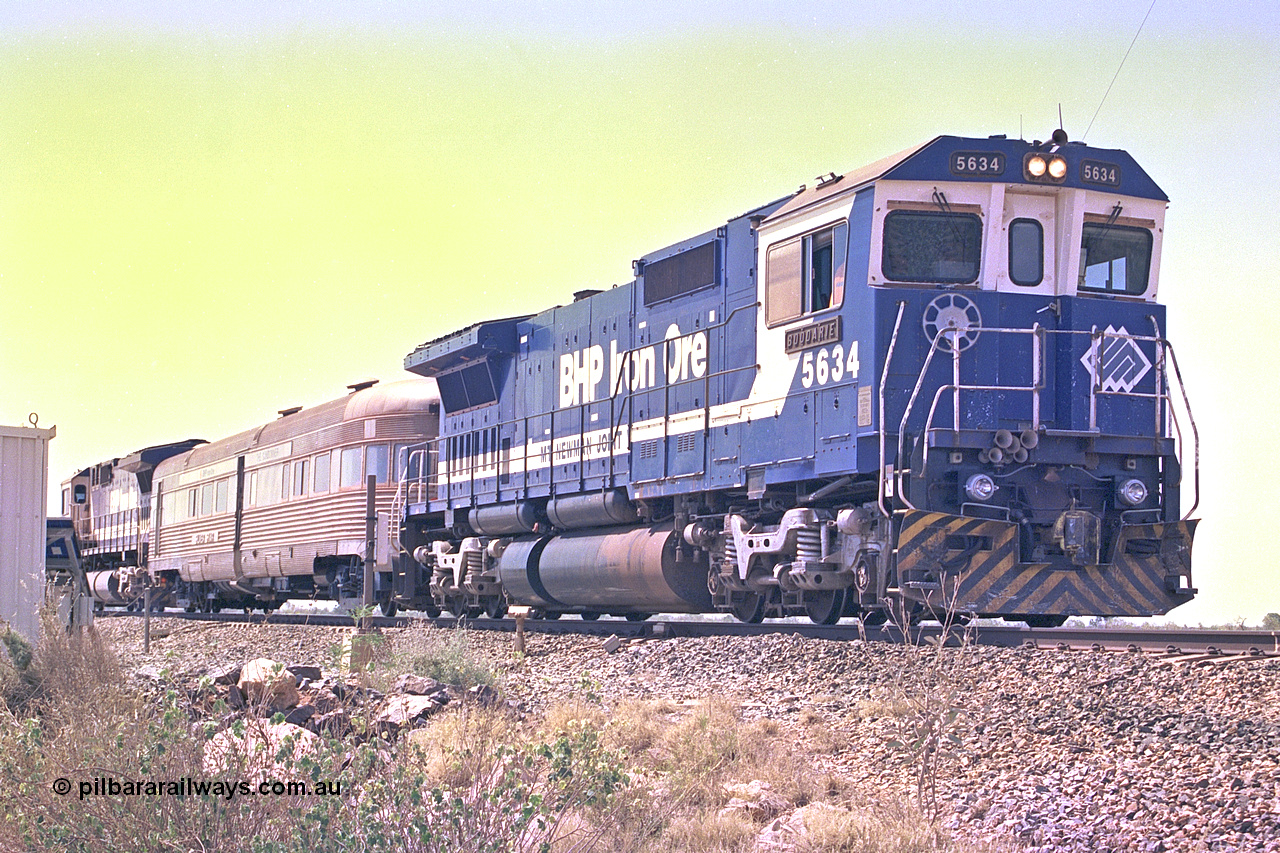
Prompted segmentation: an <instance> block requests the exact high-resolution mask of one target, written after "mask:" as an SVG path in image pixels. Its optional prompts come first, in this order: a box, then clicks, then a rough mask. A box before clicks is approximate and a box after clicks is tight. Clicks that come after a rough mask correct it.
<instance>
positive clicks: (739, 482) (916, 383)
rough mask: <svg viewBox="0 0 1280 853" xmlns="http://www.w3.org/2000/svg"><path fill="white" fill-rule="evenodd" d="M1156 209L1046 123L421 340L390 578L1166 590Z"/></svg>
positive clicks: (724, 600)
mask: <svg viewBox="0 0 1280 853" xmlns="http://www.w3.org/2000/svg"><path fill="white" fill-rule="evenodd" d="M1167 201H1168V199H1167V197H1166V196H1165V194H1164V192H1162V191H1161V189H1160V188H1159V187H1158V186H1157V185H1156V184H1155V182H1154V181H1153V180H1152V179H1151V178H1150V177H1149V176H1148V175H1147V174H1146V172H1144V171H1143V169H1142V168H1141V167H1140V166H1139V165H1138V164H1137V163H1136V162H1135V161H1134V159H1133V158H1132V157H1130V156H1129V155H1128V154H1127V153H1125V152H1124V151H1119V150H1111V149H1102V148H1095V147H1090V146H1086V145H1083V144H1080V143H1073V142H1069V141H1068V140H1067V137H1066V134H1065V133H1063V132H1062V131H1060V130H1059V131H1056V132H1055V133H1054V134H1053V137H1052V138H1051V139H1050V140H1048V141H1046V142H1038V141H1037V142H1027V141H1024V140H1016V139H1007V138H1005V137H992V138H959V137H950V136H943V137H938V138H936V139H933V140H931V141H929V142H926V143H925V144H923V145H919V146H917V147H914V148H912V149H910V150H907V151H904V152H902V153H900V154H897V155H895V156H892V157H889V158H886V159H884V160H881V161H879V162H876V163H873V164H871V165H869V166H867V167H865V168H862V169H859V170H857V171H855V172H850V173H847V174H844V175H836V174H829V175H827V176H825V177H823V178H820V179H818V180H817V182H816V183H815V184H814V185H812V186H808V187H801V188H800V190H799V191H798V192H796V193H794V194H793V195H790V196H788V197H786V198H783V199H779V200H777V201H774V202H772V203H770V204H766V205H764V206H762V207H759V208H756V209H755V210H751V211H749V212H747V213H745V214H743V215H741V216H738V217H736V218H733V219H731V220H729V221H728V222H727V223H725V224H724V225H722V226H720V227H718V228H716V229H715V230H712V231H708V232H706V233H704V234H700V235H698V236H696V237H693V238H691V239H688V240H685V241H683V242H681V243H678V244H676V245H673V246H670V247H668V248H665V249H662V250H660V251H657V252H654V253H652V254H650V255H647V256H645V257H643V258H641V259H639V260H637V261H635V262H633V272H634V279H633V280H632V281H631V282H629V283H627V284H623V285H619V286H616V287H614V288H612V289H609V290H605V291H584V292H580V293H578V294H576V295H575V298H574V301H573V302H572V303H571V304H568V305H563V306H557V307H555V308H551V309H549V310H546V311H543V312H541V313H539V314H535V315H531V316H525V317H514V318H508V319H500V320H492V321H487V322H481V323H477V324H475V325H473V326H470V327H468V328H465V329H462V330H461V331H458V332H455V333H453V334H450V335H447V336H445V337H441V338H438V339H436V340H433V341H430V342H428V343H425V344H423V345H421V346H420V347H418V348H416V349H415V350H414V351H413V352H412V353H410V354H409V355H408V356H407V357H406V359H405V367H406V368H407V369H408V370H409V371H411V372H413V373H416V374H419V375H422V376H427V377H434V379H435V380H436V382H437V384H438V386H439V392H440V400H441V403H442V409H443V410H442V412H441V415H440V423H439V435H438V438H434V439H433V440H431V441H428V442H425V443H423V444H421V445H419V446H416V447H413V448H411V449H410V450H408V451H407V453H408V455H409V456H411V457H414V459H413V460H409V459H406V460H405V464H403V465H401V466H400V468H401V470H403V471H414V472H420V476H418V477H416V478H409V479H407V480H405V481H404V482H402V483H401V487H400V492H399V494H398V496H397V505H396V506H397V512H398V513H399V514H400V515H401V516H402V517H403V526H402V529H401V534H400V544H401V546H402V547H403V553H404V554H405V556H406V557H409V556H411V557H412V559H405V560H403V561H401V562H400V563H398V564H397V569H396V573H395V577H394V578H393V579H392V590H393V597H394V600H395V601H396V602H398V603H400V604H403V605H408V606H422V605H424V604H427V603H429V602H430V601H431V600H434V601H435V602H436V603H440V604H443V605H444V606H445V607H447V608H448V609H450V610H452V611H454V612H455V613H459V614H464V613H467V614H478V613H481V612H488V613H489V614H490V615H494V616H497V615H500V614H501V613H502V612H503V610H504V609H505V607H506V604H507V603H508V602H518V603H522V604H527V605H531V606H533V607H534V608H536V609H537V610H539V611H542V612H544V613H547V614H552V615H554V614H558V613H565V612H575V613H581V614H583V615H584V616H585V617H587V618H592V617H594V616H597V615H599V614H602V613H610V614H625V615H627V616H631V617H634V618H642V617H643V615H644V614H648V613H653V612H705V611H713V610H714V611H723V612H729V613H733V614H734V615H735V616H737V617H738V618H739V619H742V620H745V621H748V622H754V621H759V620H760V619H762V618H765V617H782V616H791V615H800V614H807V615H808V616H809V617H810V618H811V619H813V620H814V621H816V622H821V623H830V622H833V621H835V620H836V619H838V618H840V617H841V616H842V615H847V616H859V617H860V618H862V619H864V620H865V621H868V622H875V621H879V620H882V619H883V618H884V617H885V615H886V612H887V611H888V609H889V608H891V607H901V608H902V609H903V611H904V613H906V614H907V615H910V616H914V617H917V618H918V617H921V616H924V615H927V614H928V613H930V612H933V613H937V612H940V611H941V610H942V609H944V608H945V609H949V610H952V611H954V612H958V613H964V614H978V615H981V616H990V617H1005V618H1009V619H1017V620H1024V621H1026V622H1028V623H1031V624H1056V623H1060V622H1061V621H1062V620H1063V619H1065V618H1066V617H1067V616H1068V615H1074V614H1093V615H1128V616H1145V615H1152V614H1161V613H1165V612H1167V611H1169V610H1170V609H1171V608H1173V607H1175V606H1177V605H1179V604H1181V603H1184V602H1186V601H1188V600H1190V599H1191V597H1192V596H1193V595H1194V594H1195V590H1194V589H1193V588H1192V582H1191V560H1190V553H1191V542H1192V537H1193V535H1194V532H1195V525H1196V522H1195V521H1194V520H1190V519H1189V515H1190V513H1188V516H1183V515H1182V514H1181V504H1182V491H1183V485H1184V483H1185V484H1187V485H1188V487H1189V490H1192V491H1194V488H1195V485H1196V483H1197V471H1196V456H1197V447H1198V444H1197V440H1196V436H1195V427H1194V422H1193V421H1192V420H1191V413H1190V409H1189V407H1188V405H1187V401H1186V397H1185V394H1184V392H1183V389H1182V385H1181V380H1180V377H1179V375H1178V369H1177V363H1176V360H1175V358H1174V353H1173V349H1172V347H1171V346H1170V344H1169V342H1168V340H1167V339H1166V331H1167V330H1166V326H1165V312H1164V307H1163V306H1162V305H1160V304H1158V302H1157V301H1156V294H1157V283H1158V280H1159V262H1160V249H1161V243H1162V239H1163V233H1164V229H1163V223H1164V216H1165V208H1166V205H1167ZM1184 457H1189V458H1184ZM1184 462H1185V463H1187V465H1188V467H1186V469H1185V470H1184ZM1188 503H1189V504H1192V512H1194V503H1195V497H1194V496H1189V500H1188ZM428 590H429V592H430V595H429V596H428Z"/></svg>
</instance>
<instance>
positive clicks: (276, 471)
mask: <svg viewBox="0 0 1280 853" xmlns="http://www.w3.org/2000/svg"><path fill="white" fill-rule="evenodd" d="M288 467H289V466H288V464H285V465H269V466H267V467H266V468H262V469H260V470H258V471H257V472H255V473H256V476H255V478H254V488H253V491H254V505H255V506H272V505H273V504H278V503H280V500H281V499H282V498H283V497H284V488H285V486H286V485H287V484H288V482H289V475H288V472H287V470H286V469H287V468H288Z"/></svg>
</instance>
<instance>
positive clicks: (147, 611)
mask: <svg viewBox="0 0 1280 853" xmlns="http://www.w3.org/2000/svg"><path fill="white" fill-rule="evenodd" d="M142 653H143V654H144V655H149V654H151V584H147V585H146V586H145V587H144V588H143V591H142Z"/></svg>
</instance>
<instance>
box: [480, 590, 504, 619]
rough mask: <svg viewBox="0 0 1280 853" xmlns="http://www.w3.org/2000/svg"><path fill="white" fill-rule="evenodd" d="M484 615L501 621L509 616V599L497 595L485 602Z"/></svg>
mask: <svg viewBox="0 0 1280 853" xmlns="http://www.w3.org/2000/svg"><path fill="white" fill-rule="evenodd" d="M484 613H485V615H486V616H488V617H489V618H490V619H501V618H502V617H503V616H506V615H507V599H506V597H505V596H501V595H495V596H493V597H491V598H489V599H488V600H487V601H485V604H484Z"/></svg>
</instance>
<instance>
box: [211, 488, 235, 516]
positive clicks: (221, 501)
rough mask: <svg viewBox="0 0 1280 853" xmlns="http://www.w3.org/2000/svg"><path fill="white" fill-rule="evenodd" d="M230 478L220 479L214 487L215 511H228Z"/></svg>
mask: <svg viewBox="0 0 1280 853" xmlns="http://www.w3.org/2000/svg"><path fill="white" fill-rule="evenodd" d="M230 486H231V481H230V480H219V481H218V482H217V483H216V484H215V485H214V489H213V511H214V512H218V513H222V512H226V511H227V496H228V493H229V491H230Z"/></svg>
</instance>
